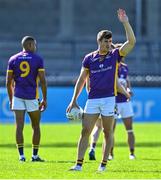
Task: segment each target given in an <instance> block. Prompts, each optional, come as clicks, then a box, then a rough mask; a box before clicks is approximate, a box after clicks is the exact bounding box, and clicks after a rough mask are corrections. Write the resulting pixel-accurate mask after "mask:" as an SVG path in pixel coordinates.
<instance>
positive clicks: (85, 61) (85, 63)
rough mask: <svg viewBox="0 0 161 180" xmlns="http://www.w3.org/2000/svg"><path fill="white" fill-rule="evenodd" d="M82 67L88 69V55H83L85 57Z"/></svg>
mask: <svg viewBox="0 0 161 180" xmlns="http://www.w3.org/2000/svg"><path fill="white" fill-rule="evenodd" d="M82 67H84V68H85V69H89V57H88V56H85V58H84V59H83V61H82Z"/></svg>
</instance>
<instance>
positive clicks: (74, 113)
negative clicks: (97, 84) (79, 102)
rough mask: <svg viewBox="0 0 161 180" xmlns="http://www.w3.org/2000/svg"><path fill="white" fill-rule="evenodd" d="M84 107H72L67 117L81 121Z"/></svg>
mask: <svg viewBox="0 0 161 180" xmlns="http://www.w3.org/2000/svg"><path fill="white" fill-rule="evenodd" d="M82 116H83V109H82V108H81V107H80V106H79V108H77V107H74V108H72V109H71V111H70V112H69V113H67V114H66V117H67V118H68V119H69V120H71V121H80V120H82Z"/></svg>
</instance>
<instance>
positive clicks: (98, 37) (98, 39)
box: [97, 30, 112, 41]
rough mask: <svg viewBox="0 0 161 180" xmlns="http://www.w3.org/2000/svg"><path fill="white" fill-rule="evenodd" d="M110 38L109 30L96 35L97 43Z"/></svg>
mask: <svg viewBox="0 0 161 180" xmlns="http://www.w3.org/2000/svg"><path fill="white" fill-rule="evenodd" d="M103 38H105V39H109V38H112V32H111V31H109V30H102V31H100V32H99V33H98V34H97V41H102V39H103Z"/></svg>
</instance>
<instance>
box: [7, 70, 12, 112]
mask: <svg viewBox="0 0 161 180" xmlns="http://www.w3.org/2000/svg"><path fill="white" fill-rule="evenodd" d="M6 87H7V93H8V97H9V105H10V109H11V107H12V98H13V71H12V70H7V74H6Z"/></svg>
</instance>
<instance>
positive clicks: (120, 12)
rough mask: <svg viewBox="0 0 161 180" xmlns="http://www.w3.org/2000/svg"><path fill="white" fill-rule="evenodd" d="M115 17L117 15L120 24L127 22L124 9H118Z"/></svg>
mask: <svg viewBox="0 0 161 180" xmlns="http://www.w3.org/2000/svg"><path fill="white" fill-rule="evenodd" d="M117 15H118V18H119V20H120V22H122V23H124V22H128V21H129V20H128V17H127V15H126V12H125V10H124V9H119V10H118V11H117Z"/></svg>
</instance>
